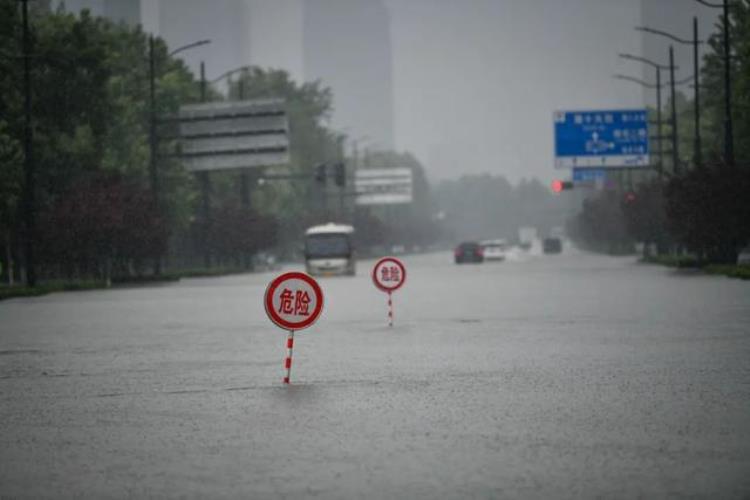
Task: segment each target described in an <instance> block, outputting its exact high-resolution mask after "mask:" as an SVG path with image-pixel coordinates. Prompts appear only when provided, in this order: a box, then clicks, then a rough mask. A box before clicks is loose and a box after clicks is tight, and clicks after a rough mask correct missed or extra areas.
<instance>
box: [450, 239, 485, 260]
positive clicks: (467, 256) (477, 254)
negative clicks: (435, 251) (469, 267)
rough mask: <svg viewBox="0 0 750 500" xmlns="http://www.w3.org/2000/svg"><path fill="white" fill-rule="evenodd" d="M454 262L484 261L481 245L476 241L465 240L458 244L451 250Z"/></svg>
mask: <svg viewBox="0 0 750 500" xmlns="http://www.w3.org/2000/svg"><path fill="white" fill-rule="evenodd" d="M453 255H454V258H455V261H456V264H466V263H467V262H473V263H480V262H483V261H484V252H483V251H482V246H481V245H480V244H479V243H477V242H476V241H465V242H463V243H461V244H460V245H458V246H457V247H456V249H455V250H454V251H453Z"/></svg>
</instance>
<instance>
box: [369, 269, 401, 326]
mask: <svg viewBox="0 0 750 500" xmlns="http://www.w3.org/2000/svg"><path fill="white" fill-rule="evenodd" d="M405 281H406V267H404V263H403V262H401V261H400V260H398V259H397V258H396V257H383V258H382V259H380V260H379V261H377V262H376V263H375V266H374V267H373V268H372V282H373V283H374V284H375V286H376V287H377V288H378V290H381V291H383V292H385V293H387V294H388V326H389V327H393V292H395V291H396V290H398V289H399V288H401V287H402V286H403V284H404V282H405Z"/></svg>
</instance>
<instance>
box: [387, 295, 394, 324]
mask: <svg viewBox="0 0 750 500" xmlns="http://www.w3.org/2000/svg"><path fill="white" fill-rule="evenodd" d="M391 295H392V292H391V291H390V290H388V326H390V327H391V328H393V297H392V296H391Z"/></svg>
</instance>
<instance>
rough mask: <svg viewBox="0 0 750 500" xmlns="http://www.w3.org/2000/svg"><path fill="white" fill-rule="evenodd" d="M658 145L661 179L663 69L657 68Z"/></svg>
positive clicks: (662, 169) (662, 153)
mask: <svg viewBox="0 0 750 500" xmlns="http://www.w3.org/2000/svg"><path fill="white" fill-rule="evenodd" d="M656 143H657V144H658V147H659V178H660V180H661V177H663V175H664V142H663V141H662V129H661V68H660V67H659V66H656Z"/></svg>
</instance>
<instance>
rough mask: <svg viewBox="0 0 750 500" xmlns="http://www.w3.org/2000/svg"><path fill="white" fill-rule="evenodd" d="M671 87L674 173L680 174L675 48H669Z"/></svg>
mask: <svg viewBox="0 0 750 500" xmlns="http://www.w3.org/2000/svg"><path fill="white" fill-rule="evenodd" d="M669 79H670V82H669V86H670V89H671V93H672V173H673V174H679V173H680V163H679V162H680V155H679V149H678V146H677V102H676V99H675V91H674V47H672V46H671V45H670V46H669Z"/></svg>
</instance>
